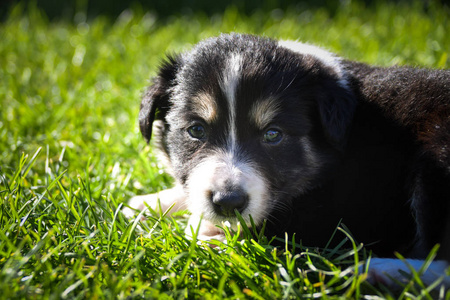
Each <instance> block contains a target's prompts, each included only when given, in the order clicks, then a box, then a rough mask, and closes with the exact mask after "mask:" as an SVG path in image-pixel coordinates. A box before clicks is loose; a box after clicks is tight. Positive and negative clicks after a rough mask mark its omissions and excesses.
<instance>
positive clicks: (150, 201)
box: [122, 194, 158, 218]
mask: <svg viewBox="0 0 450 300" xmlns="http://www.w3.org/2000/svg"><path fill="white" fill-rule="evenodd" d="M145 204H147V206H149V207H150V208H152V209H154V210H156V209H157V206H158V194H149V195H142V196H134V197H133V198H131V199H130V201H128V206H129V207H124V209H123V210H122V213H123V214H124V215H125V216H126V217H127V218H132V217H134V216H135V215H137V214H139V213H140V212H141V211H143V210H144V209H145V207H146V205H145Z"/></svg>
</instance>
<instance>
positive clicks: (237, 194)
mask: <svg viewBox="0 0 450 300" xmlns="http://www.w3.org/2000/svg"><path fill="white" fill-rule="evenodd" d="M212 203H213V206H214V211H215V212H216V213H217V214H219V215H222V216H225V217H234V216H235V212H234V211H235V210H237V211H238V212H239V213H242V212H243V211H244V209H245V208H246V207H247V205H248V195H247V193H244V192H243V191H241V190H233V191H226V192H213V193H212Z"/></svg>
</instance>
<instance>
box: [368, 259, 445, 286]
mask: <svg viewBox="0 0 450 300" xmlns="http://www.w3.org/2000/svg"><path fill="white" fill-rule="evenodd" d="M424 263H425V262H424V261H423V260H417V259H407V260H405V261H402V260H400V259H390V258H373V259H371V261H370V265H369V271H368V277H367V278H368V281H369V282H370V283H371V284H383V285H385V286H387V287H390V288H400V286H399V283H400V284H407V283H408V282H410V280H411V278H412V274H411V273H412V272H411V268H412V269H414V270H415V272H417V273H419V272H420V270H421V268H422V266H423V265H424ZM447 268H448V264H447V263H446V262H445V261H433V262H432V263H431V264H430V265H429V267H428V268H427V269H426V270H423V271H422V272H421V273H420V279H421V281H422V282H423V283H424V284H425V285H430V284H432V283H433V282H435V281H436V280H439V279H440V278H443V284H444V285H445V286H448V284H449V283H450V279H449V277H448V276H446V269H447Z"/></svg>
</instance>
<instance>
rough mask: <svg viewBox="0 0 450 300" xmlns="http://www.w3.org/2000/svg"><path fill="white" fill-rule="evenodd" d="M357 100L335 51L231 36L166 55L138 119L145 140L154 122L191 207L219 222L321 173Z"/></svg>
mask: <svg viewBox="0 0 450 300" xmlns="http://www.w3.org/2000/svg"><path fill="white" fill-rule="evenodd" d="M354 107H355V101H354V98H353V96H352V94H351V92H350V91H349V88H348V87H347V81H346V75H345V71H344V70H343V69H342V68H341V66H340V62H339V59H338V58H336V57H335V56H333V55H331V54H330V53H328V52H326V51H324V50H321V49H319V48H315V47H313V46H309V45H304V44H300V43H296V42H277V41H274V40H271V39H267V38H260V37H255V36H250V35H237V34H233V35H222V36H220V37H217V38H212V39H208V40H205V41H203V42H201V43H199V44H197V45H196V46H195V47H194V48H193V49H192V50H191V51H190V52H187V53H184V54H181V55H179V56H176V57H170V58H169V59H168V60H167V61H166V62H165V63H164V64H163V65H162V67H161V68H160V71H159V74H158V76H157V77H156V79H155V80H154V82H153V85H152V86H151V87H150V88H149V90H148V91H147V93H146V94H145V96H144V99H143V101H142V104H141V111H140V115H139V121H140V128H141V131H142V133H143V135H144V137H145V138H146V139H147V141H148V140H150V137H151V135H152V124H153V130H154V136H155V137H156V145H157V146H159V148H160V149H161V150H162V152H163V153H164V154H165V157H166V158H167V161H168V164H169V169H170V170H171V173H172V175H173V176H174V177H175V178H176V180H177V181H178V182H179V183H180V184H182V185H183V187H184V190H185V193H186V195H187V197H188V205H189V210H190V211H191V212H192V213H194V214H203V215H204V218H206V219H208V220H210V221H213V222H220V221H224V220H229V221H233V220H234V218H235V210H237V211H239V212H240V213H241V215H242V216H243V217H244V219H245V220H246V222H247V223H249V217H248V216H249V215H251V216H252V217H253V219H254V221H255V223H256V224H260V223H261V222H262V221H263V220H264V219H267V218H270V214H271V212H273V211H274V210H275V209H280V208H282V207H286V205H287V204H288V203H289V201H290V200H291V199H292V198H293V197H297V196H299V195H301V194H302V193H304V192H305V191H306V190H308V189H310V188H312V187H314V186H315V185H317V184H318V183H319V182H320V181H321V180H322V179H323V177H324V176H325V174H326V173H327V169H329V168H330V166H331V164H332V162H333V159H334V158H335V156H336V155H337V154H338V153H339V150H340V149H341V147H342V146H343V143H344V141H345V135H346V131H347V127H348V126H349V124H350V121H351V118H352V114H353V110H354ZM232 223H233V222H232Z"/></svg>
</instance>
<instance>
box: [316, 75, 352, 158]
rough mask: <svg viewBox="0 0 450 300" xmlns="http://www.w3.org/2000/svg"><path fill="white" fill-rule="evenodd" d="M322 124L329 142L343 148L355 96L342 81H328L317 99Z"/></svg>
mask: <svg viewBox="0 0 450 300" xmlns="http://www.w3.org/2000/svg"><path fill="white" fill-rule="evenodd" d="M318 109H319V115H320V118H321V122H322V126H323V128H324V130H325V134H326V136H327V137H328V139H329V140H330V142H331V143H332V144H333V146H335V147H336V148H337V149H338V150H343V148H344V147H345V143H346V140H347V133H348V130H349V128H350V124H351V123H352V120H353V114H354V112H355V109H356V97H355V96H354V94H353V92H352V91H351V90H350V88H349V87H348V86H347V85H346V84H345V83H343V82H339V83H336V82H332V83H329V85H328V87H326V88H325V89H324V90H323V91H322V94H321V95H320V97H319V99H318Z"/></svg>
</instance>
